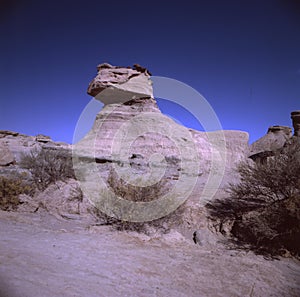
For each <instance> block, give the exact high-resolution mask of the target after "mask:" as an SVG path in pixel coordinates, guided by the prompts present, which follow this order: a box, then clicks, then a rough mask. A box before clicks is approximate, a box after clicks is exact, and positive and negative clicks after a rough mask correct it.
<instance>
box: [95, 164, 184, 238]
mask: <svg viewBox="0 0 300 297" xmlns="http://www.w3.org/2000/svg"><path fill="white" fill-rule="evenodd" d="M107 183H108V186H109V187H110V188H111V190H112V191H113V192H114V193H115V194H116V195H117V196H119V197H122V198H123V199H126V200H130V201H136V202H149V201H153V200H155V199H158V198H160V197H161V196H162V195H164V194H166V193H167V191H168V190H170V187H171V186H172V182H169V181H168V180H167V179H166V178H163V179H162V180H161V181H159V182H158V183H156V184H153V185H151V186H147V187H138V186H133V185H131V184H130V183H128V182H126V181H124V180H123V179H121V178H120V177H119V176H118V174H117V173H116V172H115V171H114V170H113V169H112V170H110V173H109V176H108V180H107ZM184 209H185V203H183V204H182V205H181V206H180V207H178V208H177V209H176V210H175V211H173V212H172V213H170V214H169V215H167V216H165V217H162V218H160V219H156V220H153V221H148V222H130V221H124V220H121V219H117V218H113V217H110V216H108V215H106V214H105V213H103V212H102V211H100V210H99V209H98V210H97V211H96V213H97V216H98V218H99V219H100V221H102V223H103V224H107V225H111V226H112V227H113V228H114V229H115V230H118V231H135V232H139V233H144V234H148V235H150V233H152V232H158V233H167V232H169V231H170V229H171V228H172V227H173V226H175V225H178V224H180V222H181V218H182V213H183V212H184Z"/></svg>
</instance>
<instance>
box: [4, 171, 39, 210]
mask: <svg viewBox="0 0 300 297" xmlns="http://www.w3.org/2000/svg"><path fill="white" fill-rule="evenodd" d="M33 191H34V189H33V187H32V185H30V184H28V183H26V182H24V181H23V180H22V178H21V176H18V175H17V176H16V177H15V178H6V177H2V176H1V177H0V209H1V210H6V211H9V210H15V209H16V208H17V207H18V205H19V204H20V199H19V195H20V194H32V193H33Z"/></svg>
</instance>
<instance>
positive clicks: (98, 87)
mask: <svg viewBox="0 0 300 297" xmlns="http://www.w3.org/2000/svg"><path fill="white" fill-rule="evenodd" d="M97 70H98V74H97V76H96V77H95V78H94V79H93V80H92V81H91V83H90V84H89V87H88V90H87V92H88V94H89V95H91V96H93V97H95V98H96V99H97V100H99V101H101V102H103V103H104V104H112V103H120V102H126V101H129V100H132V99H139V98H153V90H152V82H151V80H150V73H149V72H148V70H147V69H146V68H143V67H141V66H140V65H137V64H135V65H134V66H133V67H119V66H112V65H110V64H107V63H104V64H100V65H98V67H97Z"/></svg>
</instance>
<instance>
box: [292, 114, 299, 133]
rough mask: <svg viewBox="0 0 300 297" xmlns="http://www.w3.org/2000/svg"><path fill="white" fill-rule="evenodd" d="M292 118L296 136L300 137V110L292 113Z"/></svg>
mask: <svg viewBox="0 0 300 297" xmlns="http://www.w3.org/2000/svg"><path fill="white" fill-rule="evenodd" d="M291 118H292V121H293V127H294V136H296V137H300V110H297V111H293V112H292V113H291Z"/></svg>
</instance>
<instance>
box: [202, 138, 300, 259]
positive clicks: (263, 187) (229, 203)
mask: <svg viewBox="0 0 300 297" xmlns="http://www.w3.org/2000/svg"><path fill="white" fill-rule="evenodd" d="M238 172H239V173H240V176H241V179H240V182H239V183H238V184H230V185H229V189H228V192H229V196H228V198H227V199H224V200H215V201H213V202H210V203H209V204H208V205H207V208H208V209H209V212H210V217H211V219H212V220H214V221H217V222H218V223H219V227H220V230H219V231H222V230H221V229H222V225H225V224H227V225H228V222H231V226H232V227H231V230H230V233H231V235H233V236H234V237H235V238H236V239H238V240H239V241H240V242H241V243H245V244H247V245H250V247H251V248H252V249H253V250H255V251H257V252H263V253H269V254H271V255H279V254H283V253H285V252H286V251H288V252H290V253H291V254H293V255H295V256H300V241H299V240H298V239H299V238H300V145H299V143H296V142H295V143H291V144H289V145H287V146H286V147H285V148H284V149H283V150H281V151H279V152H276V153H275V154H274V156H272V157H269V158H268V159H267V160H266V161H265V162H263V163H250V162H243V163H241V164H240V165H239V166H238ZM229 225H230V224H229Z"/></svg>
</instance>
